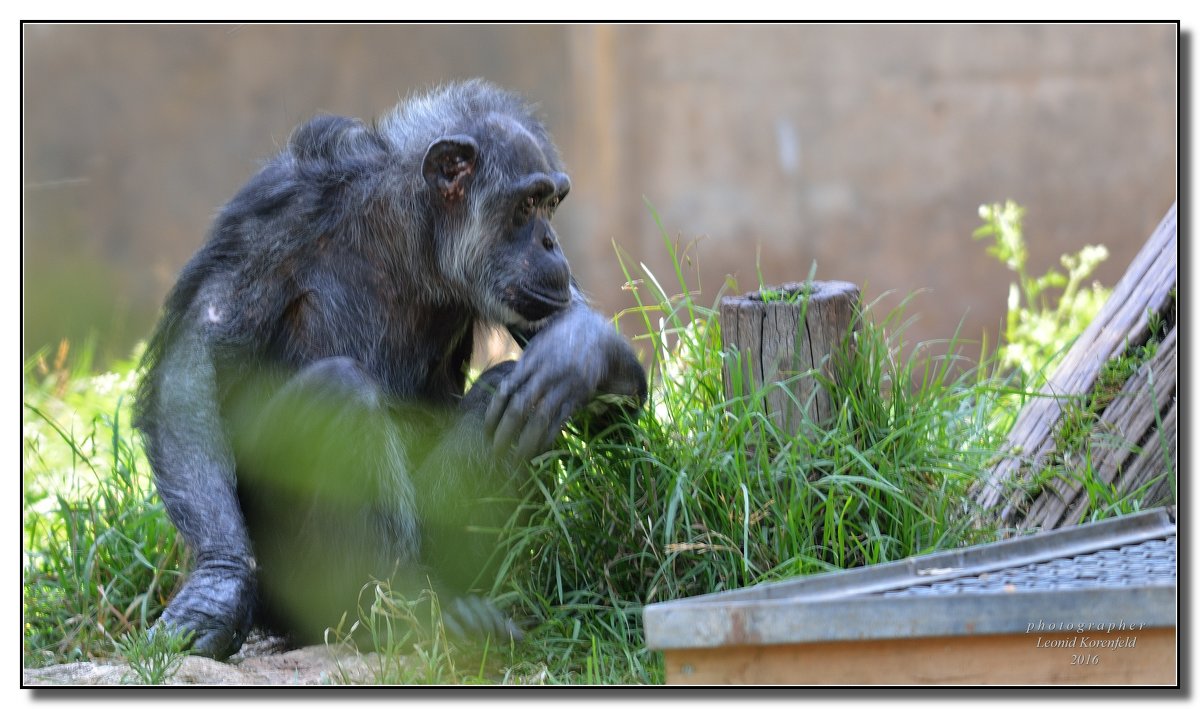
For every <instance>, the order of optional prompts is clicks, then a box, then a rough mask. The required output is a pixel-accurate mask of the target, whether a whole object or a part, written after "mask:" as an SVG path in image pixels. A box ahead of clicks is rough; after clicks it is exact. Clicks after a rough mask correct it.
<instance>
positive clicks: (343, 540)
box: [231, 358, 420, 643]
mask: <svg viewBox="0 0 1200 709" xmlns="http://www.w3.org/2000/svg"><path fill="white" fill-rule="evenodd" d="M256 399H257V400H256ZM260 402H261V403H260ZM231 421H232V426H231V428H233V430H234V434H233V438H234V442H235V443H234V445H235V450H236V455H237V461H238V495H239V498H240V499H241V504H242V509H243V511H244V514H245V518H246V525H247V528H248V529H249V533H250V538H251V541H252V543H253V546H254V556H255V561H256V562H257V571H258V585H259V596H260V600H261V603H260V605H261V608H260V618H261V619H262V620H263V621H264V622H265V623H266V624H267V625H270V626H273V627H274V628H275V629H277V630H281V631H285V632H286V633H287V634H288V635H290V636H291V637H292V638H293V640H295V641H297V642H301V643H315V642H320V641H321V640H322V637H323V634H324V631H325V629H326V628H331V627H337V626H338V624H339V622H340V621H341V620H342V619H343V615H344V616H345V619H346V621H347V622H346V623H345V625H347V626H348V625H349V624H350V623H353V622H354V620H356V619H357V614H356V608H357V605H358V598H359V593H360V591H361V589H362V588H363V586H364V585H365V584H367V583H368V582H369V581H370V580H371V579H372V578H374V579H378V580H384V579H387V578H389V577H390V576H391V574H392V573H393V572H394V571H395V570H396V568H397V567H401V568H410V567H412V566H414V564H415V563H416V562H417V558H418V553H419V547H420V539H419V535H418V526H417V525H418V517H417V511H416V508H415V503H414V496H413V492H412V486H411V482H410V478H409V473H408V469H409V460H408V450H407V444H408V440H407V439H408V438H409V437H410V436H409V431H406V430H404V428H403V424H402V422H401V421H398V420H397V419H396V418H395V417H394V416H392V415H391V412H390V411H389V409H388V407H387V402H386V401H385V399H384V396H383V393H382V392H381V390H380V389H379V387H378V386H377V385H376V384H375V382H373V381H372V380H371V378H370V377H369V376H368V375H367V374H366V373H365V372H364V371H363V369H362V368H361V367H360V366H359V365H358V364H357V363H356V362H354V361H353V360H351V359H348V358H331V359H325V360H321V361H318V362H316V363H314V364H311V365H309V366H308V367H306V368H305V369H303V370H302V371H301V372H300V373H298V374H297V375H295V376H294V377H293V378H292V379H291V380H290V381H288V382H286V383H284V384H283V386H282V387H280V388H279V389H278V390H277V391H276V392H274V393H273V394H271V395H270V396H269V398H267V399H266V400H265V401H262V400H261V399H258V397H241V399H240V403H239V405H238V406H237V409H236V412H235V413H234V414H233V415H232V416H231Z"/></svg>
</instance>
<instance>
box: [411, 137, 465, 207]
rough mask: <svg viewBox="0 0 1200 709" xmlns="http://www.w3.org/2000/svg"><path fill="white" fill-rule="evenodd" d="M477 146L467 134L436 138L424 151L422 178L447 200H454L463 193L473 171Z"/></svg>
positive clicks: (458, 198) (459, 198)
mask: <svg viewBox="0 0 1200 709" xmlns="http://www.w3.org/2000/svg"><path fill="white" fill-rule="evenodd" d="M478 152H479V146H478V144H476V143H475V139H474V138H472V137H471V136H469V135H451V136H447V137H445V138H438V139H437V140H435V141H433V143H431V144H430V145H429V149H428V150H426V151H425V160H424V162H423V163H422V165H421V173H422V174H423V175H425V182H426V183H427V184H428V185H429V186H430V187H432V188H433V189H434V190H436V191H437V193H438V194H440V195H441V196H442V199H443V200H445V201H447V202H457V201H459V200H461V199H463V197H464V196H466V188H467V182H468V181H469V179H470V177H471V175H472V174H473V173H474V172H475V156H476V155H477V154H478Z"/></svg>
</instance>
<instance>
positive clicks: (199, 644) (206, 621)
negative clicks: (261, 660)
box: [152, 566, 254, 660]
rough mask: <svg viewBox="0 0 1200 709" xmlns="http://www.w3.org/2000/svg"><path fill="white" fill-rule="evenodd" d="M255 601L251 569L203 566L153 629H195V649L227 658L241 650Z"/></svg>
mask: <svg viewBox="0 0 1200 709" xmlns="http://www.w3.org/2000/svg"><path fill="white" fill-rule="evenodd" d="M253 601H254V582H253V577H252V576H251V575H250V574H249V573H232V572H230V570H228V569H226V568H211V567H209V568H206V567H204V566H200V567H199V568H197V569H195V570H194V571H192V573H191V575H190V576H189V577H188V580H187V583H185V584H184V586H183V590H181V591H180V592H179V594H178V595H176V596H175V598H174V599H172V600H171V603H170V605H168V606H167V610H166V611H164V612H163V614H162V617H161V618H159V620H158V622H157V623H155V624H154V628H153V629H152V632H156V633H157V632H171V633H185V634H186V633H191V649H192V652H194V653H195V654H197V655H204V656H206V657H212V658H216V659H218V660H224V659H225V658H227V657H229V656H230V655H232V654H233V653H235V652H237V651H238V649H239V648H240V647H241V646H242V642H243V641H244V640H245V639H246V634H247V633H248V632H249V631H250V622H251V612H252V610H253Z"/></svg>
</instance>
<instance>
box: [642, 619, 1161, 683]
mask: <svg viewBox="0 0 1200 709" xmlns="http://www.w3.org/2000/svg"><path fill="white" fill-rule="evenodd" d="M1085 637H1086V638H1088V640H1087V641H1084V640H1083V638H1085ZM1116 638H1121V639H1122V640H1123V643H1124V644H1125V645H1126V646H1125V647H1116V648H1113V647H1103V648H1097V647H1087V648H1085V647H1081V645H1083V644H1090V643H1091V642H1092V641H1096V640H1099V641H1111V640H1114V639H1116ZM1131 643H1132V644H1131ZM1059 644H1064V645H1067V646H1065V647H1057V645H1059ZM1071 644H1074V646H1075V647H1070V645H1071ZM1130 644H1131V645H1130ZM1177 657H1178V656H1177V643H1176V633H1175V629H1174V628H1146V629H1143V630H1139V631H1129V632H1116V631H1114V632H1112V633H1044V634H1039V633H1036V632H1034V633H1021V634H1010V635H975V636H957V637H931V638H910V639H891V640H857V641H840V642H822V643H802V644H791V645H734V646H726V647H719V648H703V649H685V650H668V651H666V653H665V661H666V674H667V684H735V685H744V684H804V685H864V684H898V685H938V684H949V685H954V684H970V685H976V684H1020V685H1027V684H1032V685H1080V684H1084V685H1086V684H1097V685H1100V684H1107V685H1175V684H1176V683H1177V682H1178V679H1177V675H1176V666H1177ZM1073 660H1074V662H1073Z"/></svg>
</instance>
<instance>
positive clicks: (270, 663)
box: [21, 636, 377, 687]
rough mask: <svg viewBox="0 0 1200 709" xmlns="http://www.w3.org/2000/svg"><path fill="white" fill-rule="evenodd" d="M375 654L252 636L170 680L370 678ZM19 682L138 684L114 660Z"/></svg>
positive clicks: (40, 671) (34, 672)
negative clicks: (225, 655)
mask: <svg viewBox="0 0 1200 709" xmlns="http://www.w3.org/2000/svg"><path fill="white" fill-rule="evenodd" d="M373 661H377V657H376V655H375V653H369V654H366V655H359V654H356V653H354V652H352V651H350V650H345V649H342V650H338V649H335V648H330V647H327V646H324V645H314V646H311V647H304V648H299V649H295V650H287V649H286V648H285V647H284V646H283V644H282V642H281V641H279V640H278V639H276V638H267V637H262V636H252V637H251V638H250V640H248V641H247V642H246V644H245V645H244V646H243V647H242V649H241V651H240V652H238V654H236V655H234V656H233V657H231V658H230V659H229V661H227V662H218V661H217V660H210V659H208V658H205V657H185V658H183V661H182V663H181V664H180V666H179V669H178V670H177V671H176V672H175V673H174V675H173V676H172V677H171V678H170V679H168V680H167V682H166V684H171V685H221V686H239V685H276V686H288V685H321V684H355V683H363V682H367V683H369V682H370V681H371V678H372V677H373V676H374V673H373V671H372V664H371V663H372V662H373ZM21 679H22V684H23V685H24V686H26V687H31V686H32V687H37V686H71V685H75V686H80V685H128V684H137V683H138V680H137V675H136V674H135V673H134V672H132V671H131V670H130V668H129V665H128V663H126V662H124V661H121V660H117V659H113V660H105V661H96V662H75V663H71V664H66V665H51V666H48V667H39V668H36V669H25V670H23V671H22V673H21Z"/></svg>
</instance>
